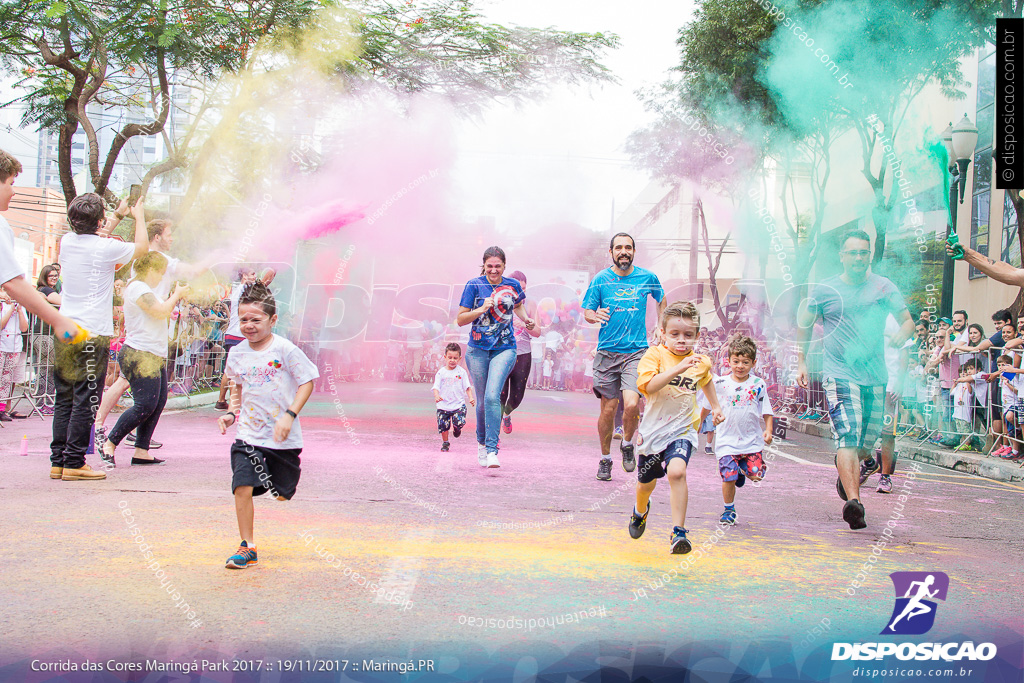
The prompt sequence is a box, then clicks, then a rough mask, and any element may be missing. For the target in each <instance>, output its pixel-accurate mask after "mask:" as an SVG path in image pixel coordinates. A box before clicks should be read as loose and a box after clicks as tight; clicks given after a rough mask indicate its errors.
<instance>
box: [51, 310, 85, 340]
mask: <svg viewBox="0 0 1024 683" xmlns="http://www.w3.org/2000/svg"><path fill="white" fill-rule="evenodd" d="M61 317H62V318H64V316H61ZM64 320H66V321H67V322H66V323H65V322H64ZM64 320H62V321H61V322H60V324H57V325H54V326H53V333H54V335H55V336H56V337H57V341H60V342H63V343H65V344H78V343H81V342H84V341H85V340H86V339H88V338H89V333H88V332H87V331H86V330H85V328H83V327H79V326H78V324H77V323H75V322H74V321H73V320H71V319H70V318H64Z"/></svg>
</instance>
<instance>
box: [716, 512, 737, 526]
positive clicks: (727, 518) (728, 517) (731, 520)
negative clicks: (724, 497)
mask: <svg viewBox="0 0 1024 683" xmlns="http://www.w3.org/2000/svg"><path fill="white" fill-rule="evenodd" d="M719 521H720V522H721V523H722V524H728V525H730V526H732V525H733V524H735V523H736V508H731V509H730V508H725V512H723V513H722V518H721V519H720V520H719Z"/></svg>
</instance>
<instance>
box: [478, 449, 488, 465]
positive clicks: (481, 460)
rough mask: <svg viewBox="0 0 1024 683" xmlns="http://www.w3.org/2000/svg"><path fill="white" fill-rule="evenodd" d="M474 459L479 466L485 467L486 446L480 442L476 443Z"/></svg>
mask: <svg viewBox="0 0 1024 683" xmlns="http://www.w3.org/2000/svg"><path fill="white" fill-rule="evenodd" d="M476 461H477V462H478V463H480V467H487V446H485V445H483V444H482V443H478V444H477V445H476Z"/></svg>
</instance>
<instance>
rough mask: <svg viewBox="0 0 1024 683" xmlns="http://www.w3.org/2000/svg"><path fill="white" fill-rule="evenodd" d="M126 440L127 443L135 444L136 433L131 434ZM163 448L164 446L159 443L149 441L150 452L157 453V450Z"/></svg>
mask: <svg viewBox="0 0 1024 683" xmlns="http://www.w3.org/2000/svg"><path fill="white" fill-rule="evenodd" d="M124 440H125V441H127V442H128V443H135V433H134V432H129V434H128V436H126V437H124ZM162 446H163V444H162V443H160V442H159V441H154V440H153V439H150V440H149V450H151V451H155V450H156V449H158V448H160V447H162Z"/></svg>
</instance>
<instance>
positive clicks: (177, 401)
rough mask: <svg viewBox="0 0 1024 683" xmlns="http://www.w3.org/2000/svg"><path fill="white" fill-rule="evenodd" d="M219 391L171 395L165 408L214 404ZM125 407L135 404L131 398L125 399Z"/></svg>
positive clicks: (178, 408)
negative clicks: (190, 394)
mask: <svg viewBox="0 0 1024 683" xmlns="http://www.w3.org/2000/svg"><path fill="white" fill-rule="evenodd" d="M218 395H219V392H217V391H204V392H203V393H201V394H194V395H192V396H182V395H180V394H179V395H177V396H171V397H169V398H168V399H167V404H166V405H164V410H191V409H193V408H203V407H205V406H212V405H213V404H214V403H216V402H217V396H218ZM121 405H123V406H124V407H125V408H130V407H131V406H132V405H133V402H132V400H131V399H125V400H124V403H122V404H121Z"/></svg>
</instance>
